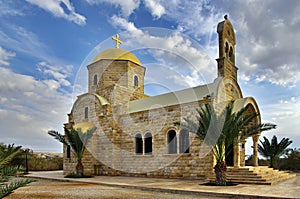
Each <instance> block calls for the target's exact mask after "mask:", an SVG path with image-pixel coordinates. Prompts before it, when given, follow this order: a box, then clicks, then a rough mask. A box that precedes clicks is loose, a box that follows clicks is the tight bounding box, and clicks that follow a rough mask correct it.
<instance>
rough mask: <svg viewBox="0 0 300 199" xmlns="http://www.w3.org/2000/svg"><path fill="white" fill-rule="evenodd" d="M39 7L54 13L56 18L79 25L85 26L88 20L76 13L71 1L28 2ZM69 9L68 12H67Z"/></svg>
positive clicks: (32, 0) (36, 0) (45, 0)
mask: <svg viewBox="0 0 300 199" xmlns="http://www.w3.org/2000/svg"><path fill="white" fill-rule="evenodd" d="M26 1H27V2H29V3H31V4H34V5H37V6H38V7H40V8H42V9H44V10H46V11H48V12H50V13H52V14H53V15H54V16H55V17H61V18H64V19H67V20H68V21H71V22H74V23H76V24H78V25H85V24H86V18H85V17H84V16H83V15H80V14H78V13H76V11H75V8H74V7H73V6H72V4H71V3H70V1H69V0H43V1H40V0H26ZM65 9H67V10H65Z"/></svg>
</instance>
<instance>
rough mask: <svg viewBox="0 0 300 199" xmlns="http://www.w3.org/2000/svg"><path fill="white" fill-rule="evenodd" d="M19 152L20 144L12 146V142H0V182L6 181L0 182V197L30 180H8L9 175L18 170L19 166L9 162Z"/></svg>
mask: <svg viewBox="0 0 300 199" xmlns="http://www.w3.org/2000/svg"><path fill="white" fill-rule="evenodd" d="M21 152H22V151H21V146H14V144H9V145H4V144H0V177H1V178H0V182H1V183H6V184H1V186H0V198H3V197H5V196H7V195H8V194H10V193H11V192H12V191H13V190H15V189H17V188H19V187H22V186H25V185H26V184H28V183H30V182H32V180H31V179H21V180H14V181H13V182H9V179H10V177H11V176H15V175H16V173H17V172H18V171H19V170H20V167H19V166H9V164H10V163H11V161H12V160H13V159H14V158H15V157H16V156H18V155H19V154H20V153H21ZM7 182H8V183H7Z"/></svg>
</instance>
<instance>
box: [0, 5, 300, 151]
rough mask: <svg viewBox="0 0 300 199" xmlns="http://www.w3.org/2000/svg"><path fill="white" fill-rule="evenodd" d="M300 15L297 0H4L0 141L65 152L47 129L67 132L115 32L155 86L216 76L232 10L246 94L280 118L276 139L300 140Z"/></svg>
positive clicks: (269, 118)
mask: <svg viewBox="0 0 300 199" xmlns="http://www.w3.org/2000/svg"><path fill="white" fill-rule="evenodd" d="M299 13H300V2H299V1H297V0H289V1H288V3H287V2H286V1H280V0H266V1H259V0H245V1H238V0H222V1H217V0H215V1H213V0H212V1H210V0H205V1H179V0H178V1H176V0H171V1H162V0H156V1H155V0H126V1H124V0H78V1H77V0H76V1H75V0H44V1H39V0H0V18H1V20H0V27H1V29H0V119H1V120H0V127H1V128H0V129H1V134H0V142H3V143H15V144H17V145H22V146H24V147H29V148H31V149H33V150H35V151H61V148H62V147H61V144H59V143H57V142H56V141H55V140H53V139H52V138H51V137H49V136H48V135H47V131H48V130H49V129H56V130H58V131H60V132H62V126H63V123H66V122H67V114H68V113H69V112H70V110H71V106H72V102H73V101H72V100H73V97H74V87H75V93H76V94H77V93H80V92H85V91H86V90H84V89H85V88H84V86H85V85H86V82H85V70H86V69H85V64H88V63H89V61H91V59H92V58H93V56H95V55H96V54H97V53H98V52H99V51H101V50H104V49H106V48H110V47H114V43H113V42H112V40H111V39H110V38H111V36H113V35H115V34H116V33H119V34H120V36H121V39H122V40H123V45H122V47H123V48H125V49H129V50H132V51H133V52H134V53H135V54H136V55H137V57H138V58H139V59H140V60H141V62H142V64H143V65H144V66H146V67H147V71H146V83H147V85H148V86H147V89H146V90H147V92H148V93H150V94H158V93H161V92H169V91H172V90H178V89H182V88H187V87H190V86H197V85H200V84H204V83H210V82H212V81H213V79H214V78H216V75H217V72H216V62H215V61H214V59H216V58H217V56H218V41H217V33H216V26H217V24H218V22H219V21H222V20H223V16H224V14H228V15H229V19H230V20H231V22H232V24H233V26H234V28H235V30H236V37H237V45H236V65H237V66H238V68H239V71H238V75H239V83H240V86H241V88H242V90H243V93H244V96H253V97H255V98H256V100H257V102H258V104H259V106H260V110H261V114H262V119H263V121H264V122H273V123H275V124H277V125H278V128H277V129H276V130H273V131H270V132H267V133H265V135H266V136H267V137H269V138H270V137H272V136H273V135H277V136H278V137H279V138H280V139H281V138H282V137H289V138H291V139H292V140H293V142H294V143H293V145H292V147H299V146H300V125H299V121H300V109H299V107H300V89H299V86H300V85H299V80H300V67H299V63H300V62H299V61H300V58H299V52H300V48H299V47H300V38H299V32H300V16H299ZM90 53H91V54H90ZM88 55H89V56H88ZM84 60H85V61H84Z"/></svg>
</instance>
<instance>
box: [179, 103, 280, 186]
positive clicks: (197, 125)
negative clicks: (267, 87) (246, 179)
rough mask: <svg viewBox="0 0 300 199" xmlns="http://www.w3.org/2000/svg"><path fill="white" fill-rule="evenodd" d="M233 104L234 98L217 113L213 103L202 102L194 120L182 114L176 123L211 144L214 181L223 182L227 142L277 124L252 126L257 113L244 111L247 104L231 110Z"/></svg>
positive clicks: (228, 148) (229, 148)
mask: <svg viewBox="0 0 300 199" xmlns="http://www.w3.org/2000/svg"><path fill="white" fill-rule="evenodd" d="M233 107H234V101H231V102H229V103H228V104H227V105H226V107H225V108H224V109H223V110H222V112H221V113H220V114H218V113H217V111H216V110H215V108H214V106H213V105H212V104H204V105H203V106H202V107H200V109H197V113H198V115H197V122H194V121H193V120H190V119H186V118H184V121H183V122H182V123H175V124H176V125H180V127H181V128H184V129H187V130H188V131H190V132H192V133H194V134H196V135H197V137H199V138H200V139H201V140H203V141H204V143H205V144H208V145H209V146H213V149H212V153H213V155H214V157H215V159H216V161H217V163H216V165H215V166H214V171H215V175H216V184H217V185H226V181H227V180H226V170H227V165H226V161H225V157H226V154H228V153H229V152H230V150H232V148H231V147H230V146H232V145H234V144H237V143H238V142H239V140H240V139H245V138H247V137H249V136H252V135H255V134H257V133H259V132H262V131H266V130H270V129H273V128H275V127H276V125H274V124H257V125H252V126H251V125H250V123H251V122H252V121H253V120H254V118H255V117H257V113H251V114H249V113H247V112H248V110H249V106H246V107H245V108H242V109H240V110H239V111H237V112H234V111H233Z"/></svg>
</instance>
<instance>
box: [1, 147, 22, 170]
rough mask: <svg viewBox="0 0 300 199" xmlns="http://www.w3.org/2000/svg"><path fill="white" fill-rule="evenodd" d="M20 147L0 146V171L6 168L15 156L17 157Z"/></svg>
mask: <svg viewBox="0 0 300 199" xmlns="http://www.w3.org/2000/svg"><path fill="white" fill-rule="evenodd" d="M21 148H22V146H14V144H9V145H7V146H6V145H2V144H1V145H0V169H3V168H4V167H6V166H7V165H8V164H9V163H10V162H11V161H12V160H13V159H14V158H15V157H16V156H17V155H19V154H20V153H21V152H22V151H21Z"/></svg>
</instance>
